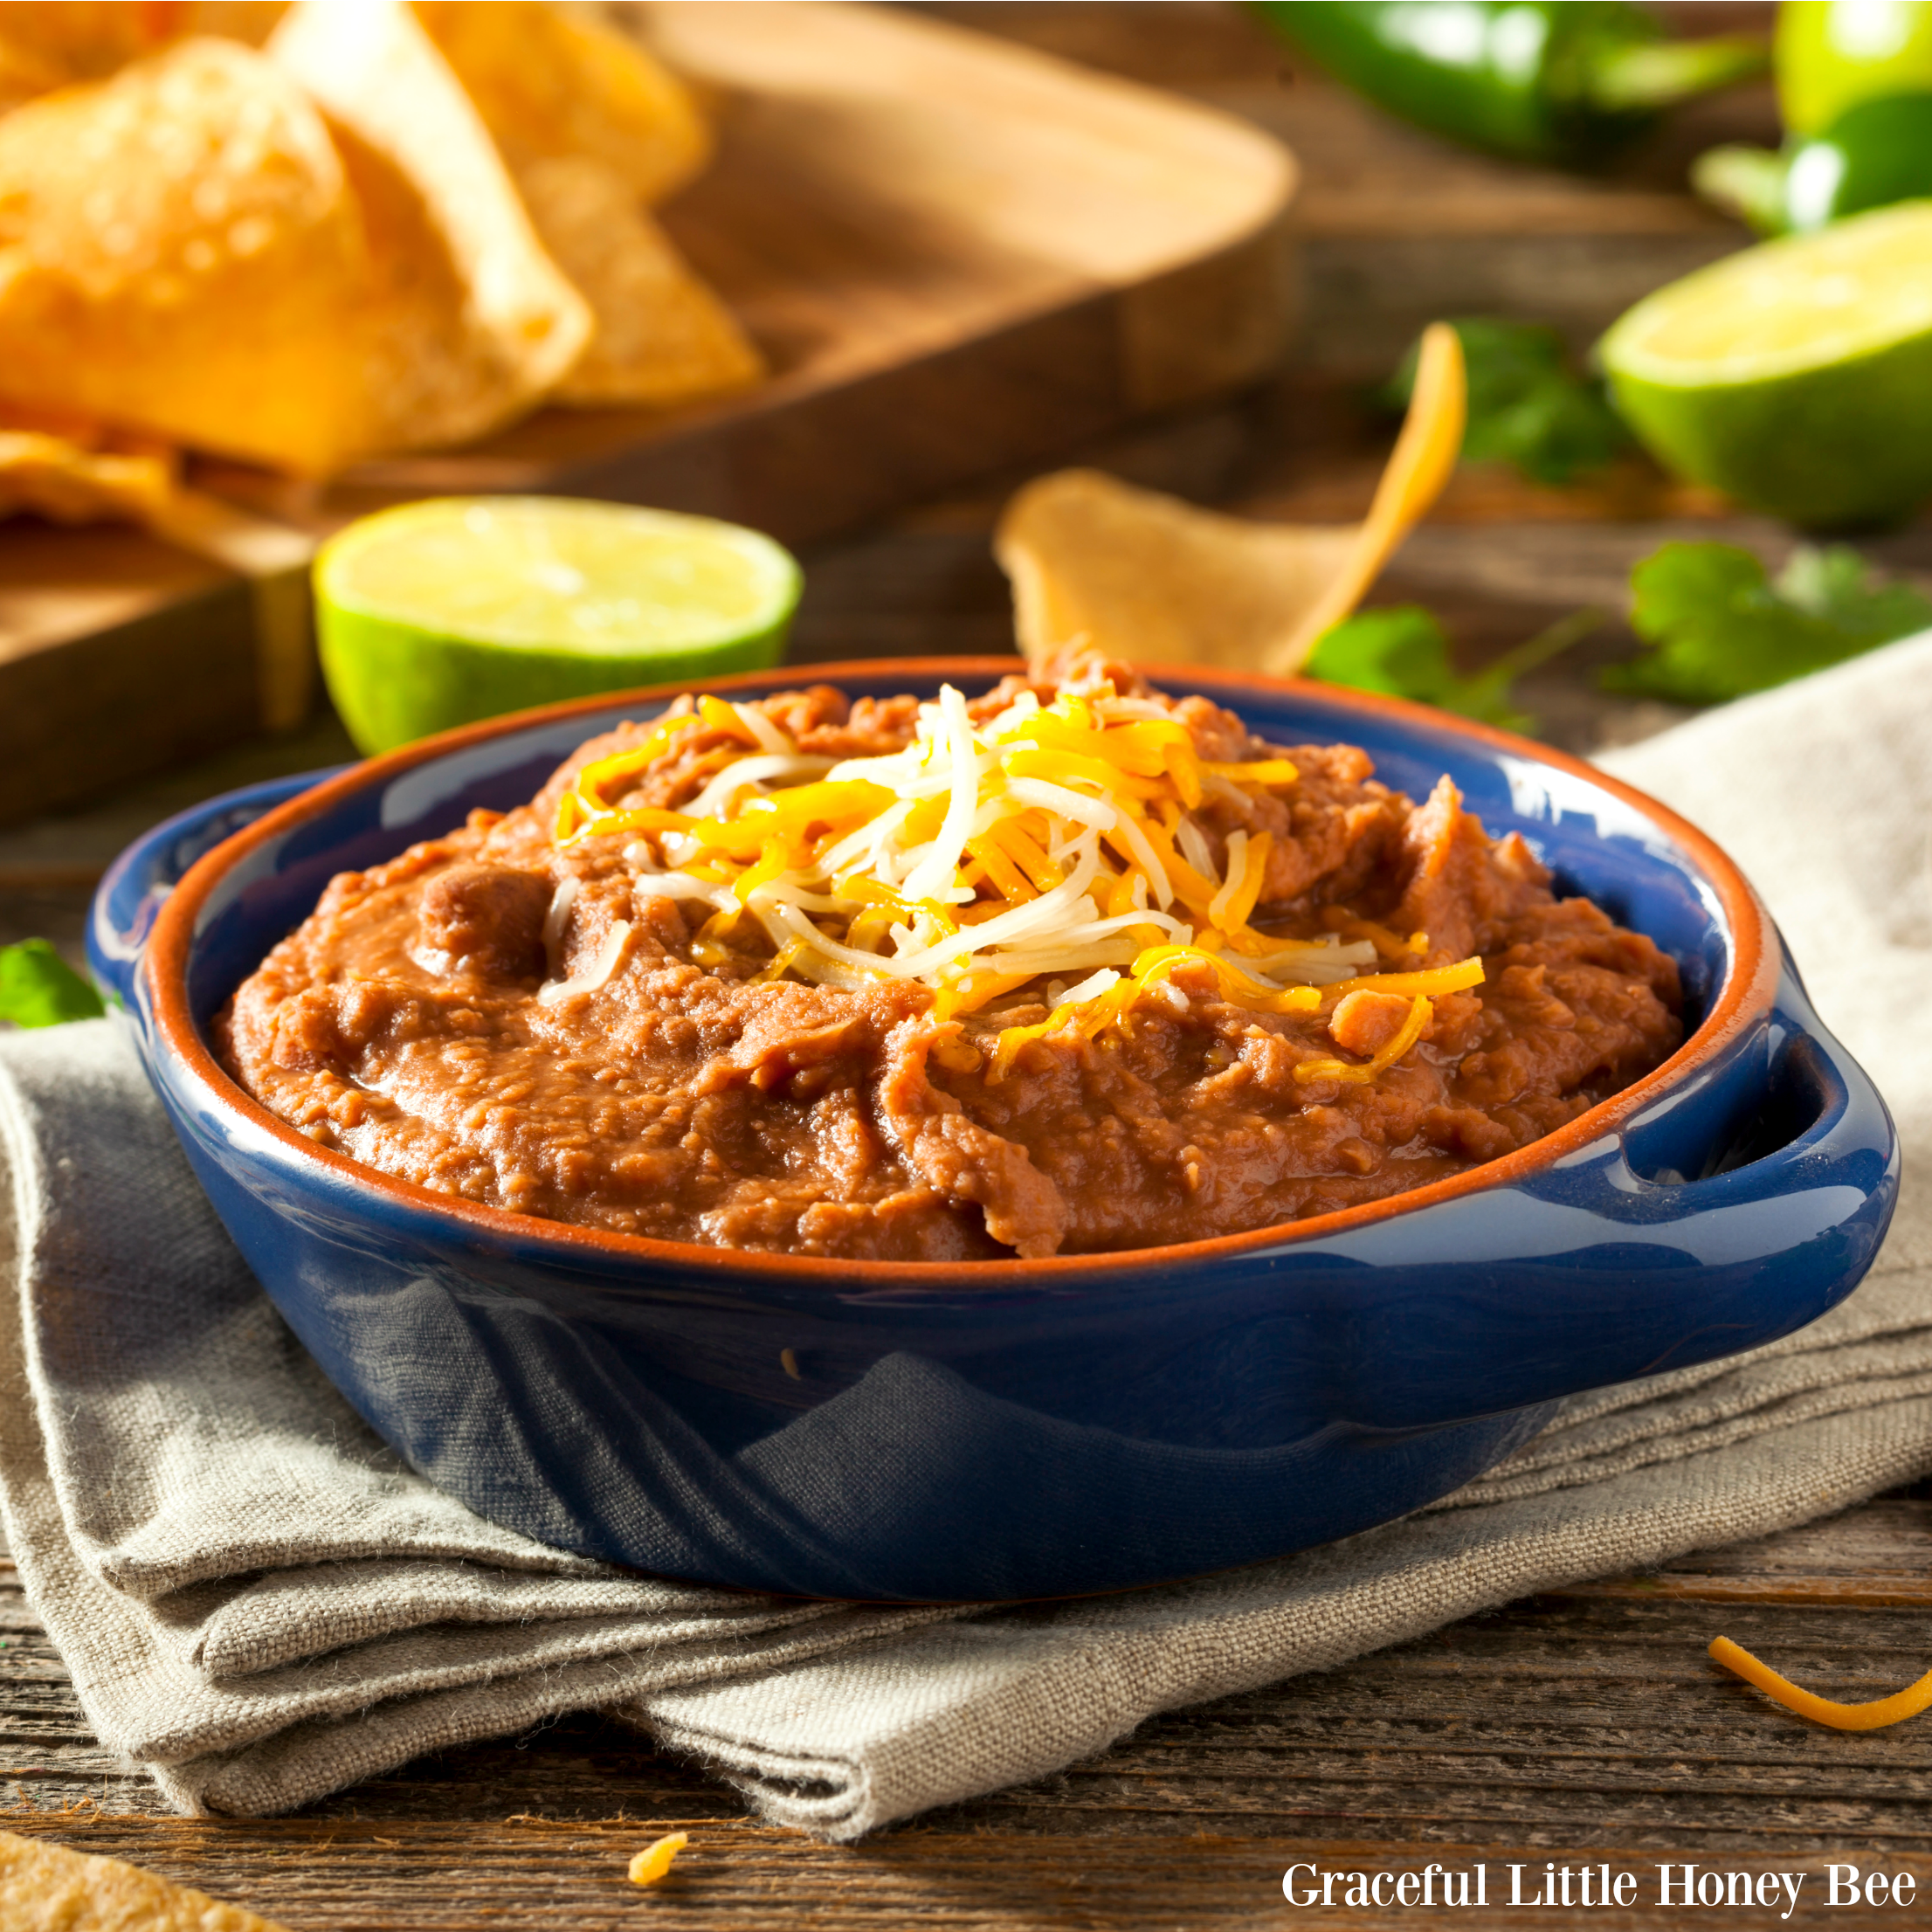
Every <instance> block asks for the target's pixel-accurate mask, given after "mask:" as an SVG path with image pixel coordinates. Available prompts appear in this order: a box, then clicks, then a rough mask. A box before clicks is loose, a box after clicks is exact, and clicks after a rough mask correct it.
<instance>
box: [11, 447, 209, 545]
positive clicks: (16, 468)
mask: <svg viewBox="0 0 1932 1932" xmlns="http://www.w3.org/2000/svg"><path fill="white" fill-rule="evenodd" d="M175 484H176V473H175V466H174V464H173V463H172V462H171V461H170V460H169V459H168V458H167V457H165V456H158V455H138V456H130V455H125V454H121V453H119V452H114V451H112V450H92V449H86V448H83V447H82V446H81V445H79V444H78V443H74V442H70V441H69V440H68V439H67V438H66V437H63V436H49V435H46V434H45V433H44V432H42V431H37V430H15V429H0V516H16V515H18V514H20V513H21V512H23V511H26V512H29V513H31V514H33V515H36V516H44V517H47V518H49V519H50V520H51V521H53V522H56V523H115V522H123V523H147V522H150V521H153V520H154V519H155V517H158V516H160V515H161V514H162V513H163V512H164V511H165V510H166V508H167V507H168V503H169V499H170V498H171V497H172V496H173V494H174V492H175Z"/></svg>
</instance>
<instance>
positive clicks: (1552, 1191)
mask: <svg viewBox="0 0 1932 1932" xmlns="http://www.w3.org/2000/svg"><path fill="white" fill-rule="evenodd" d="M1754 1071H1755V1078H1754V1079H1753V1080H1751V1082H1750V1085H1749V1090H1748V1091H1747V1092H1746V1093H1745V1094H1744V1095H1743V1096H1742V1101H1741V1102H1738V1103H1734V1107H1733V1127H1732V1131H1731V1133H1730V1135H1729V1136H1728V1144H1726V1145H1725V1146H1724V1147H1723V1148H1722V1151H1721V1152H1720V1154H1719V1156H1718V1157H1717V1158H1716V1159H1715V1161H1714V1162H1713V1163H1712V1164H1711V1165H1710V1167H1709V1169H1708V1171H1706V1172H1705V1173H1703V1174H1701V1175H1698V1176H1689V1177H1687V1176H1684V1175H1682V1174H1680V1173H1679V1172H1678V1171H1677V1170H1675V1168H1674V1167H1673V1166H1672V1165H1671V1164H1670V1160H1669V1155H1670V1142H1671V1140H1672V1139H1673V1133H1674V1131H1676V1129H1675V1123H1674V1122H1673V1120H1672V1118H1671V1115H1672V1113H1673V1108H1672V1107H1671V1105H1670V1104H1669V1103H1667V1102H1666V1104H1665V1105H1664V1106H1661V1107H1658V1108H1656V1109H1654V1110H1653V1112H1652V1113H1650V1114H1639V1115H1638V1117H1637V1118H1636V1119H1635V1120H1634V1121H1631V1122H1630V1124H1629V1125H1628V1126H1627V1127H1625V1129H1624V1130H1623V1132H1622V1134H1621V1135H1618V1136H1617V1137H1614V1138H1612V1139H1609V1140H1606V1141H1599V1142H1596V1143H1595V1144H1594V1145H1593V1146H1590V1147H1588V1148H1584V1149H1580V1150H1579V1151H1578V1152H1577V1153H1576V1154H1574V1155H1572V1156H1570V1158H1569V1159H1568V1160H1567V1161H1564V1162H1561V1163H1557V1164H1556V1165H1555V1166H1553V1167H1552V1168H1551V1169H1549V1171H1548V1172H1547V1173H1545V1174H1543V1175H1542V1176H1537V1177H1536V1178H1535V1180H1533V1181H1531V1182H1529V1183H1528V1184H1527V1186H1526V1187H1525V1189H1524V1191H1526V1192H1530V1193H1535V1194H1539V1195H1541V1196H1542V1197H1543V1198H1545V1199H1551V1200H1562V1201H1565V1202H1567V1203H1569V1204H1571V1205H1575V1206H1583V1207H1590V1208H1597V1209H1607V1210H1609V1211H1613V1212H1615V1213H1616V1214H1617V1215H1618V1217H1619V1218H1625V1219H1632V1220H1638V1219H1640V1220H1641V1221H1643V1222H1644V1223H1645V1224H1646V1226H1648V1227H1650V1228H1655V1227H1657V1226H1658V1225H1668V1224H1669V1223H1671V1222H1673V1221H1685V1220H1689V1219H1691V1218H1695V1217H1699V1216H1705V1215H1709V1214H1712V1213H1714V1212H1718V1211H1724V1210H1728V1209H1735V1208H1739V1207H1742V1206H1744V1205H1746V1204H1749V1203H1753V1202H1769V1201H1778V1200H1785V1199H1788V1198H1789V1197H1791V1196H1792V1195H1794V1194H1797V1193H1801V1192H1811V1191H1812V1190H1818V1189H1822V1188H1844V1189H1848V1190H1851V1192H1849V1193H1847V1194H1846V1195H1845V1196H1844V1197H1843V1199H1842V1204H1843V1205H1844V1206H1845V1207H1846V1210H1847V1212H1848V1213H1853V1214H1858V1215H1865V1214H1866V1213H1867V1212H1868V1211H1869V1208H1870V1206H1871V1205H1872V1204H1873V1201H1874V1200H1881V1201H1882V1204H1883V1207H1884V1211H1885V1213H1886V1216H1887V1218H1889V1216H1890V1211H1891V1204H1892V1199H1893V1197H1894V1196H1895V1195H1896V1192H1897V1187H1898V1170H1899V1147H1898V1133H1897V1130H1896V1128H1894V1126H1893V1123H1892V1116H1891V1114H1890V1113H1889V1112H1888V1111H1887V1107H1886V1105H1885V1102H1884V1101H1883V1100H1882V1099H1881V1098H1880V1094H1879V1091H1878V1088H1877V1087H1874V1086H1873V1083H1872V1079H1871V1076H1870V1075H1869V1074H1868V1073H1866V1071H1865V1069H1864V1068H1863V1067H1862V1066H1860V1065H1859V1064H1858V1062H1857V1061H1856V1060H1854V1059H1853V1058H1852V1056H1851V1055H1850V1054H1849V1053H1848V1052H1846V1050H1845V1048H1844V1047H1843V1046H1842V1045H1840V1044H1839V1042H1838V1040H1836V1039H1835V1038H1833V1037H1832V1034H1831V1033H1829V1032H1827V1031H1826V1030H1825V1027H1824V1025H1822V1024H1821V1023H1820V1022H1819V1020H1818V1015H1817V1014H1816V1013H1815V1012H1814V1011H1812V1009H1811V1002H1810V1000H1809V999H1808V998H1806V997H1805V995H1804V989H1803V988H1802V986H1801V985H1800V984H1799V983H1798V979H1797V974H1796V973H1795V972H1794V971H1793V970H1792V969H1791V965H1790V963H1789V962H1787V963H1786V964H1785V966H1784V970H1783V972H1782V973H1781V974H1780V976H1779V980H1778V989H1777V998H1776V1001H1775V1002H1774V1004H1773V1006H1772V1010H1771V1016H1770V1021H1769V1023H1768V1025H1767V1028H1766V1032H1765V1037H1764V1049H1763V1053H1762V1054H1761V1055H1760V1056H1758V1057H1757V1058H1756V1062H1755V1069H1754ZM1853 1194H1855V1195H1856V1196H1857V1197H1858V1203H1857V1204H1856V1205H1854V1204H1853Z"/></svg>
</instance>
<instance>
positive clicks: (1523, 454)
mask: <svg viewBox="0 0 1932 1932" xmlns="http://www.w3.org/2000/svg"><path fill="white" fill-rule="evenodd" d="M1449 326H1450V327H1451V328H1453V329H1454V330H1455V332H1456V334H1457V335H1458V337H1459V339H1460V341H1461V342H1462V360H1463V368H1464V371H1465V374H1466V379H1467V382H1468V385H1469V424H1468V427H1467V429H1466V430H1465V431H1464V432H1463V438H1462V453H1463V456H1464V458H1465V459H1466V460H1467V461H1469V462H1472V463H1508V464H1511V465H1513V466H1515V468H1516V469H1517V470H1518V471H1520V472H1521V473H1522V474H1523V475H1524V476H1527V477H1528V478H1529V479H1531V480H1532V481H1535V482H1537V483H1549V484H1552V485H1559V486H1560V485H1562V484H1564V483H1569V482H1571V481H1573V480H1575V479H1576V478H1577V477H1579V476H1584V475H1587V474H1588V473H1590V472H1591V471H1593V470H1600V469H1602V468H1603V467H1604V466H1605V465H1606V464H1608V463H1611V462H1612V461H1614V460H1615V459H1616V458H1618V457H1619V456H1621V455H1622V454H1623V453H1624V452H1625V450H1628V449H1630V448H1632V446H1633V445H1632V439H1631V434H1630V431H1628V430H1627V429H1625V426H1624V419H1623V417H1620V416H1619V415H1618V413H1617V411H1615V410H1614V409H1613V408H1611V404H1610V399H1609V397H1607V396H1606V395H1605V394H1604V388H1603V385H1602V384H1601V383H1597V382H1595V381H1593V380H1591V379H1590V377H1588V376H1581V375H1578V374H1577V372H1576V371H1575V370H1574V369H1572V368H1571V366H1570V355H1569V351H1568V349H1567V348H1565V347H1564V345H1563V337H1562V336H1561V335H1558V334H1557V333H1556V330H1555V329H1553V328H1549V327H1547V326H1546V325H1544V324H1542V323H1539V322H1506V321H1496V320H1494V318H1492V317H1489V316H1482V315H1471V316H1465V317H1463V318H1462V319H1461V320H1460V321H1452V323H1451V324H1450V325H1449ZM1417 353H1418V352H1417V350H1416V349H1414V348H1411V350H1410V351H1409V354H1408V356H1407V357H1406V359H1405V360H1404V362H1403V364H1402V366H1401V368H1400V369H1397V371H1396V373H1395V375H1394V376H1392V377H1390V381H1389V383H1388V384H1387V385H1386V387H1384V388H1383V390H1382V391H1381V394H1380V400H1381V401H1382V402H1383V404H1384V405H1385V406H1386V407H1387V408H1389V409H1390V410H1391V411H1400V410H1405V409H1407V408H1408V406H1409V397H1410V393H1411V390H1413V389H1414V387H1415V380H1416V359H1417Z"/></svg>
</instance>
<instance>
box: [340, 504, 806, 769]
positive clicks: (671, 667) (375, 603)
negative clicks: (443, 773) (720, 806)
mask: <svg viewBox="0 0 1932 1932" xmlns="http://www.w3.org/2000/svg"><path fill="white" fill-rule="evenodd" d="M802 582H803V579H802V578H801V576H800V574H799V569H798V566H797V562H795V561H794V560H793V558H792V556H791V555H790V553H789V552H788V551H786V550H784V549H781V548H780V546H779V545H777V544H776V543H774V542H772V540H771V539H770V538H769V537H768V536H761V535H759V534H758V533H757V532H756V530H746V529H741V528H739V527H738V526H737V525H736V524H735V523H719V522H715V521H713V520H712V519H711V518H709V517H702V516H680V515H678V514H674V513H673V512H672V511H669V510H640V509H633V508H631V507H628V506H626V505H624V504H619V503H591V502H585V501H582V500H577V499H575V498H571V497H545V496H483V497H436V498H432V499H431V500H429V501H427V502H424V503H408V504H404V505H403V506H402V507H400V508H398V509H393V510H383V511H381V512H380V513H378V514H376V515H375V516H366V517H363V518H362V520H361V521H358V522H355V523H351V524H350V525H349V526H348V528H346V529H343V530H342V531H339V532H338V533H337V534H336V535H335V536H333V537H331V538H330V539H329V541H328V542H327V543H326V544H324V545H323V546H322V549H321V551H320V552H319V553H318V555H317V556H316V559H315V608H316V631H317V638H318V642H319V644H320V646H321V659H322V673H323V676H324V677H325V678H326V679H327V680H328V692H329V696H330V697H331V698H333V699H334V700H335V708H336V710H337V711H338V712H340V713H341V714H342V722H343V723H344V724H345V725H347V726H348V732H349V735H350V736H351V737H352V738H354V739H355V742H356V743H357V744H358V745H360V746H361V747H362V749H363V750H364V751H369V752H375V751H386V750H387V749H389V748H390V746H392V745H399V744H404V743H407V742H409V741H410V740H411V739H412V738H421V737H424V736H426V735H428V734H429V733H431V732H432V731H445V730H447V729H448V728H450V727H451V726H452V725H459V724H468V723H470V722H471V721H473V720H474V719H478V718H493V717H497V716H499V715H500V714H502V713H503V712H506V711H521V710H523V709H525V708H526V707H528V706H531V705H540V704H551V703H555V701H556V700H559V699H563V698H577V697H588V696H591V695H594V694H595V693H597V692H600V691H621V690H624V689H626V688H628V687H632V686H635V685H644V684H672V683H675V682H677V681H679V680H683V679H692V680H697V679H701V678H706V677H710V676H714V675H715V674H716V673H720V672H725V671H749V670H757V669H761V668H762V667H763V666H767V665H773V664H776V663H777V661H778V659H779V657H780V655H781V654H782V653H783V650H784V644H785V635H786V632H787V631H789V630H790V624H791V616H792V612H793V611H794V610H795V609H796V608H797V603H798V592H799V590H800V587H801V584H802Z"/></svg>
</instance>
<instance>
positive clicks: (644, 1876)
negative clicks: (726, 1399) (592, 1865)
mask: <svg viewBox="0 0 1932 1932" xmlns="http://www.w3.org/2000/svg"><path fill="white" fill-rule="evenodd" d="M713 701H714V702H715V700H713ZM790 1353H791V1350H790V1349H785V1350H784V1354H785V1355H787V1356H790ZM797 1372H798V1370H797V1366H796V1364H794V1365H792V1366H791V1367H790V1373H791V1374H792V1375H797ZM690 1842H691V1837H690V1834H689V1833H688V1832H667V1833H666V1835H665V1836H664V1837H663V1838H660V1839H655V1840H654V1841H653V1842H652V1843H651V1844H649V1845H647V1846H645V1848H644V1849H643V1850H642V1851H641V1852H639V1853H638V1854H637V1856H636V1857H635V1858H633V1859H632V1860H631V1884H633V1885H655V1884H656V1883H657V1882H658V1880H659V1879H661V1878H662V1877H663V1876H664V1875H665V1873H666V1872H668V1871H669V1870H670V1869H671V1861H672V1860H673V1859H674V1858H676V1857H677V1855H678V1853H680V1852H681V1851H683V1849H684V1848H685V1846H687V1845H688V1844H690Z"/></svg>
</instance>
